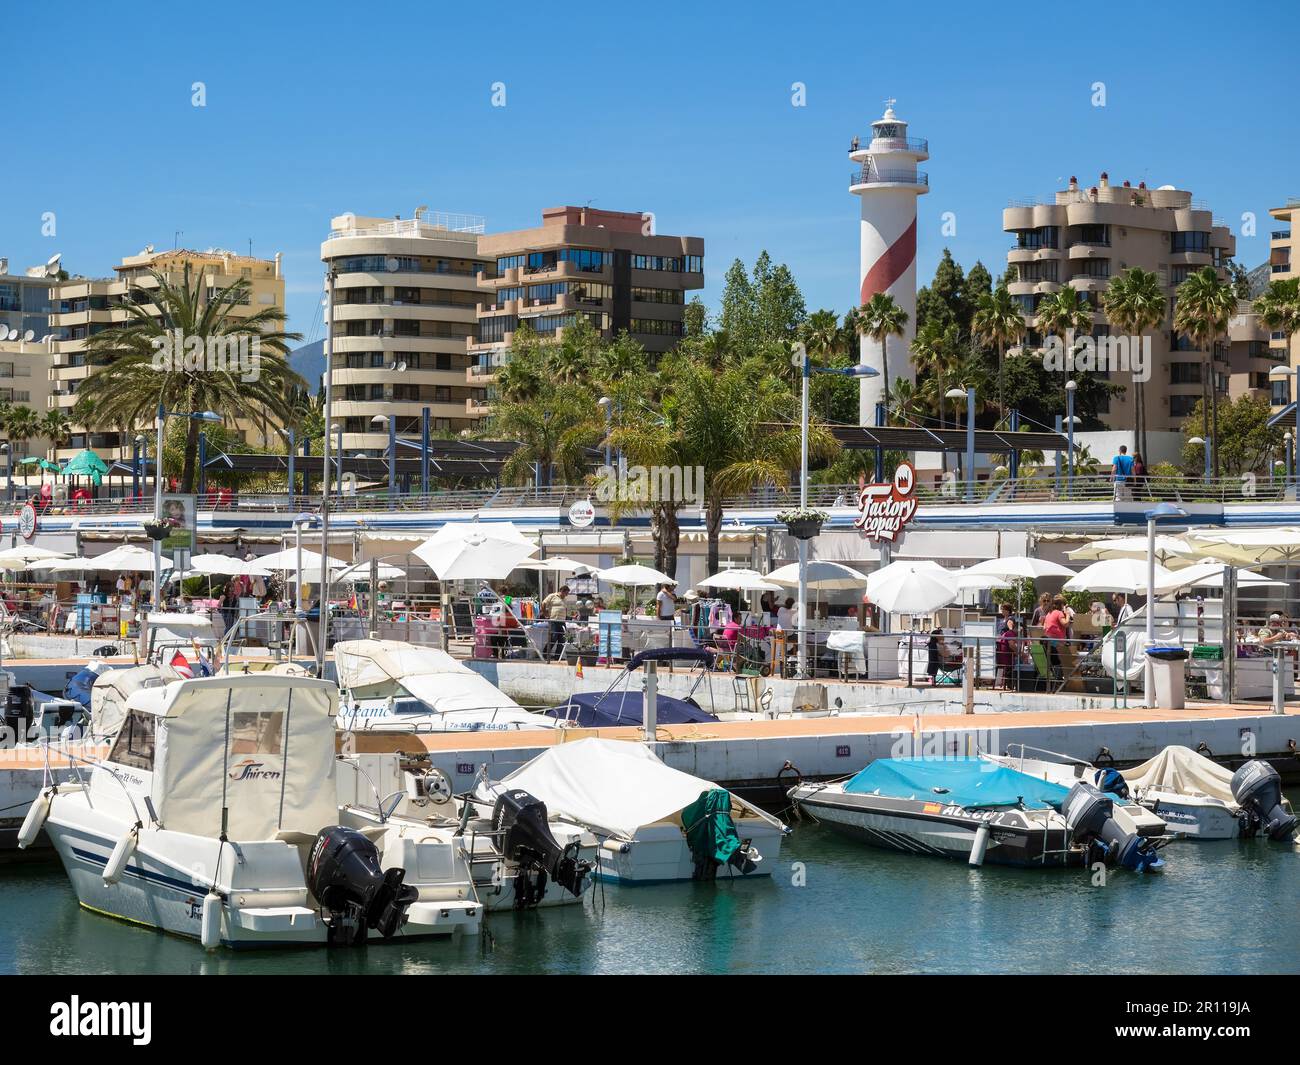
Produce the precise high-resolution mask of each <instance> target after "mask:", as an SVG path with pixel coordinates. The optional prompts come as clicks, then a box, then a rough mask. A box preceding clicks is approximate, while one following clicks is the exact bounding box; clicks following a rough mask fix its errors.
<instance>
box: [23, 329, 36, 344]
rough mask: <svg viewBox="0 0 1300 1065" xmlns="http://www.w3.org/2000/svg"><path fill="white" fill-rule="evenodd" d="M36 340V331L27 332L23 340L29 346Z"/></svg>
mask: <svg viewBox="0 0 1300 1065" xmlns="http://www.w3.org/2000/svg"><path fill="white" fill-rule="evenodd" d="M35 339H36V330H35V329H29V330H27V332H25V333H24V334H23V340H25V341H26V342H27V343H28V344H30V343H31V342H32V341H33V340H35Z"/></svg>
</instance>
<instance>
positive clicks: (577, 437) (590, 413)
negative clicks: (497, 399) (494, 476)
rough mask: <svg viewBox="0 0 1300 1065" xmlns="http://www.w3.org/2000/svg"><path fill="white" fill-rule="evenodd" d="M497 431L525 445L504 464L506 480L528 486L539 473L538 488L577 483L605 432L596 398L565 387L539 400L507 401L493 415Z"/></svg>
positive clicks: (567, 386) (548, 393) (572, 387)
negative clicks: (556, 482)
mask: <svg viewBox="0 0 1300 1065" xmlns="http://www.w3.org/2000/svg"><path fill="white" fill-rule="evenodd" d="M493 422H494V426H493V427H494V429H496V430H498V431H499V432H500V434H501V436H502V438H503V439H506V440H514V441H517V442H518V444H519V447H518V448H517V449H516V450H515V452H514V453H513V454H512V455H511V456H510V457H509V458H508V459H506V461H505V463H503V464H502V466H501V479H502V480H503V481H505V482H506V483H508V484H526V483H527V482H528V480H529V479H530V478H531V476H532V474H533V470H534V469H536V471H537V480H536V483H537V486H538V487H541V486H543V485H550V484H553V483H555V481H554V478H556V477H558V478H559V483H561V484H575V483H577V482H579V481H581V480H582V478H583V476H584V475H585V473H586V471H587V465H588V463H587V448H589V447H591V446H593V445H594V444H595V443H596V442H597V441H598V440H599V439H600V438H601V436H602V435H603V433H604V423H603V421H602V420H601V419H600V418H599V417H598V414H597V408H596V405H595V403H594V402H592V400H591V396H590V394H589V393H588V392H587V391H586V390H585V389H581V388H576V387H574V386H572V385H565V386H560V387H556V388H554V389H551V390H549V391H548V392H546V393H545V394H543V395H542V396H541V397H539V398H538V399H536V400H531V399H530V400H527V401H522V402H520V401H507V402H504V403H501V404H499V405H498V406H497V408H496V410H495V411H494V412H493Z"/></svg>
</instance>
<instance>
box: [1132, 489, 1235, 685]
mask: <svg viewBox="0 0 1300 1065" xmlns="http://www.w3.org/2000/svg"><path fill="white" fill-rule="evenodd" d="M1145 517H1146V519H1147V634H1146V635H1147V643H1146V645H1147V649H1148V651H1149V650H1150V648H1151V645H1152V644H1154V643H1155V642H1156V522H1158V521H1167V520H1169V519H1172V518H1185V517H1187V511H1185V510H1183V508H1182V507H1178V506H1175V505H1174V504H1173V503H1157V504H1156V505H1155V506H1154V507H1152V508H1151V509H1150V510H1148V511H1147V512H1146V515H1145ZM1227 646H1228V636H1227V635H1226V633H1225V637H1224V647H1225V649H1226V648H1227ZM1144 657H1145V668H1144V671H1143V683H1144V685H1145V690H1144V694H1145V696H1146V704H1147V706H1154V705H1155V683H1156V679H1155V678H1156V670H1155V666H1154V665H1152V663H1151V656H1150V654H1146V655H1145V656H1144ZM1225 657H1226V650H1225Z"/></svg>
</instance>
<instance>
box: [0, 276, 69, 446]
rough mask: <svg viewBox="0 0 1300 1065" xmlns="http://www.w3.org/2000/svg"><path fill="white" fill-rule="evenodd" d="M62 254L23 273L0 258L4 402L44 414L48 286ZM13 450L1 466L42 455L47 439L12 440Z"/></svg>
mask: <svg viewBox="0 0 1300 1065" xmlns="http://www.w3.org/2000/svg"><path fill="white" fill-rule="evenodd" d="M58 258H59V257H58V256H57V255H56V256H53V257H52V258H51V260H50V262H49V263H47V264H45V265H42V266H34V267H32V268H31V269H29V270H27V271H26V272H25V273H22V274H18V273H12V272H11V271H10V269H9V260H8V259H7V258H4V257H0V404H3V405H7V406H13V407H29V408H31V409H32V410H34V411H35V412H36V413H37V414H38V415H44V414H45V411H46V407H47V404H48V402H49V394H50V380H49V376H50V375H49V365H50V345H49V343H48V342H47V340H46V338H47V337H48V335H49V332H50V286H51V285H53V284H54V283H55V281H56V276H57V273H58ZM10 444H12V448H11V450H12V452H13V453H12V454H11V455H10V456H9V458H8V460H6V459H5V458H3V457H0V468H7V466H8V462H17V461H18V460H19V459H21V458H25V457H26V456H28V455H35V456H37V457H42V456H44V455H45V454H46V451H47V449H48V447H49V441H48V440H46V439H45V438H44V437H32V438H31V439H28V440H24V441H12V442H11V441H8V440H7V439H6V441H5V444H4V445H2V446H9V445H10Z"/></svg>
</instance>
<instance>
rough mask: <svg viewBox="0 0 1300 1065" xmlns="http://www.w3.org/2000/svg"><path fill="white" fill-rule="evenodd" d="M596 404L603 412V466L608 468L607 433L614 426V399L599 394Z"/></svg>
mask: <svg viewBox="0 0 1300 1065" xmlns="http://www.w3.org/2000/svg"><path fill="white" fill-rule="evenodd" d="M596 406H598V407H599V408H600V409H601V410H603V411H604V412H605V468H606V469H609V468H610V462H609V459H610V453H609V434H610V433H611V432H612V431H613V428H614V414H613V408H614V401H613V400H612V399H610V398H609V396H601V397H600V399H598V400H596Z"/></svg>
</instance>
